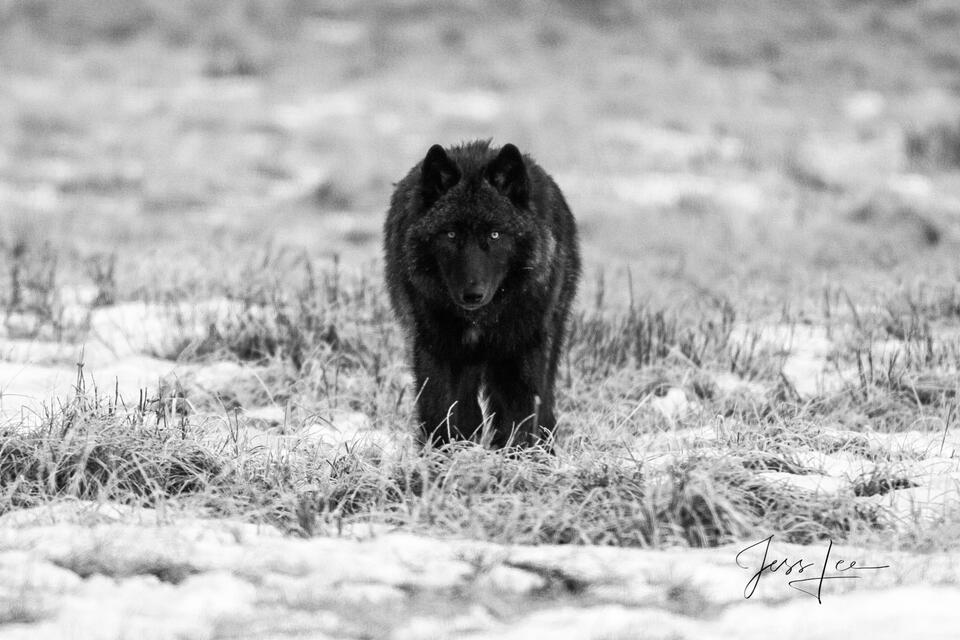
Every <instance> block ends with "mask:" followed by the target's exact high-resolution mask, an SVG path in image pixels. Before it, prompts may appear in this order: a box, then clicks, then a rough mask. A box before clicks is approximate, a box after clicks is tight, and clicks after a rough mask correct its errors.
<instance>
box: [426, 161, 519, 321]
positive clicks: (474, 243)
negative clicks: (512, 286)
mask: <svg viewBox="0 0 960 640" xmlns="http://www.w3.org/2000/svg"><path fill="white" fill-rule="evenodd" d="M451 153H452V154H453V157H451V156H450V155H448V154H447V152H446V151H445V150H444V149H443V147H441V146H440V145H434V146H432V147H431V148H430V150H429V151H428V152H427V156H426V158H424V160H423V163H422V165H421V172H420V191H421V197H422V202H423V208H424V210H425V213H424V225H423V226H422V227H421V228H420V229H419V236H420V240H421V243H422V244H421V250H422V251H423V253H425V254H426V255H427V256H429V258H430V260H432V261H433V262H434V264H435V268H436V270H438V271H439V275H440V278H441V280H442V281H443V284H444V285H445V287H446V290H447V293H448V294H449V296H450V298H451V300H452V301H453V302H454V303H455V304H457V305H459V306H460V307H461V308H463V309H465V310H468V311H473V310H476V309H479V308H480V307H483V306H485V305H487V304H489V303H490V302H491V301H492V300H493V299H494V298H495V297H496V295H497V292H498V291H499V290H500V288H501V285H502V283H503V281H504V279H505V278H506V277H507V275H508V274H509V272H510V270H511V268H513V267H514V266H515V265H516V263H517V255H518V248H519V246H520V244H521V243H522V240H523V236H524V226H525V224H528V221H527V220H526V218H527V216H526V215H524V214H525V213H526V212H527V208H528V207H529V177H528V173H527V167H526V165H525V164H524V159H523V156H522V155H521V154H520V151H519V150H518V149H517V148H516V147H515V146H514V145H512V144H506V145H504V146H503V148H501V149H500V151H499V153H497V154H496V155H493V154H492V152H490V151H489V150H488V149H487V148H486V145H480V146H473V147H461V148H458V149H456V150H455V151H452V152H451ZM458 161H459V162H458Z"/></svg>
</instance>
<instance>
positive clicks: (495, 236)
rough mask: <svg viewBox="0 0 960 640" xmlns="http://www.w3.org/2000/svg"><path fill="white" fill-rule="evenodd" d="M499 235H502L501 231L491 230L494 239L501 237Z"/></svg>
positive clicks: (491, 236)
mask: <svg viewBox="0 0 960 640" xmlns="http://www.w3.org/2000/svg"><path fill="white" fill-rule="evenodd" d="M499 237H500V232H499V231H491V232H490V238H491V239H492V240H496V239H497V238H499Z"/></svg>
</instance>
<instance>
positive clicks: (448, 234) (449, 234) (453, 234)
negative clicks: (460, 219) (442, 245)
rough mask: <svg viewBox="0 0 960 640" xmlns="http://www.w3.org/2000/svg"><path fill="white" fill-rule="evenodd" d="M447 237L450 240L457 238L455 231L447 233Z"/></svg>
mask: <svg viewBox="0 0 960 640" xmlns="http://www.w3.org/2000/svg"><path fill="white" fill-rule="evenodd" d="M447 237H448V238H450V239H451V240H453V239H454V238H456V237H457V232H456V231H447Z"/></svg>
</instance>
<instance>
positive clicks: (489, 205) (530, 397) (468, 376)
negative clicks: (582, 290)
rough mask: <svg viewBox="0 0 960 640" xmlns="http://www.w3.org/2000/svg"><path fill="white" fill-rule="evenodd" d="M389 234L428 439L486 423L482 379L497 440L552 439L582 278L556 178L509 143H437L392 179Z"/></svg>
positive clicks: (389, 255) (390, 278) (397, 300)
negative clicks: (558, 383)
mask: <svg viewBox="0 0 960 640" xmlns="http://www.w3.org/2000/svg"><path fill="white" fill-rule="evenodd" d="M451 231H452V232H453V233H454V234H455V237H454V238H450V237H448V234H449V232H451ZM494 231H496V232H497V233H498V234H499V238H496V239H494V238H493V237H492V236H491V233H492V232H494ZM384 234H385V240H384V248H385V253H386V279H387V288H388V290H389V293H390V301H391V303H392V305H393V308H394V310H395V311H396V312H397V314H398V315H399V317H400V320H401V322H402V323H403V325H404V328H405V329H406V331H407V334H408V338H409V340H410V350H411V354H412V357H413V368H414V373H415V377H416V383H417V391H418V392H419V396H418V402H417V408H418V412H419V417H420V421H421V429H422V435H423V440H424V441H427V440H429V441H432V442H433V443H434V444H436V445H441V444H444V443H446V442H449V441H450V440H455V439H466V438H471V437H472V436H474V435H475V434H478V433H480V428H481V426H482V422H483V415H482V412H481V407H480V404H479V403H478V401H477V394H478V391H479V390H480V389H481V388H483V389H484V390H485V392H486V396H487V397H488V399H489V405H488V408H489V413H491V414H492V415H493V421H492V438H491V442H492V444H493V445H494V446H497V447H503V446H506V445H508V444H511V443H512V444H515V445H519V446H527V445H531V444H535V443H537V442H539V441H541V440H543V439H545V438H547V437H548V436H549V435H550V434H551V433H552V432H553V430H554V427H555V425H556V418H555V416H554V413H553V405H554V380H555V378H556V374H557V363H558V359H559V356H560V349H561V346H562V343H563V339H564V333H565V324H566V321H567V317H568V316H569V313H570V305H571V303H572V301H573V297H574V294H575V293H576V288H577V281H578V280H579V277H580V252H579V243H578V239H577V229H576V222H575V221H574V218H573V214H571V213H570V209H569V208H568V207H567V203H566V202H565V201H564V199H563V194H562V193H561V192H560V189H559V188H558V187H557V185H556V184H555V183H554V182H553V180H552V179H551V178H550V176H549V175H547V174H546V172H544V171H543V169H541V168H540V167H539V166H537V164H536V163H535V162H534V161H533V160H531V159H530V158H529V157H526V156H521V155H520V153H519V151H517V149H516V147H514V146H513V145H504V147H503V148H502V149H496V148H491V147H490V145H489V143H488V142H482V141H478V142H471V143H468V144H463V145H460V146H457V147H452V148H450V149H447V150H446V151H444V150H443V149H442V148H441V147H439V146H438V145H435V146H434V147H432V148H431V149H430V151H429V152H428V153H427V156H426V157H425V158H424V160H423V161H422V162H420V163H419V164H418V165H417V166H415V167H414V168H413V169H412V170H411V171H410V173H408V174H407V176H406V177H405V178H403V180H401V181H400V182H399V183H398V184H397V188H396V190H395V191H394V194H393V198H392V199H391V202H390V211H389V213H388V214H387V220H386V224H385V226H384ZM478 305H479V306H478Z"/></svg>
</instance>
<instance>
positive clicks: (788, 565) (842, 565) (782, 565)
mask: <svg viewBox="0 0 960 640" xmlns="http://www.w3.org/2000/svg"><path fill="white" fill-rule="evenodd" d="M772 541H773V536H772V535H771V536H769V537H767V538H764V539H763V540H761V541H760V542H756V543H754V544H752V545H750V546H749V547H746V548H744V549H741V550H740V553H738V554H737V558H736V560H737V566H738V567H740V568H741V569H747V570H753V569H755V567H754V566H749V565H746V564H743V563H741V562H740V556H742V555H744V554H746V553H747V552H748V551H750V550H751V549H756V548H757V547H762V548H763V560H762V561H761V562H760V566H759V568H757V569H756V571H755V573H754V574H753V576H752V577H751V578H750V579H749V580H747V584H746V586H744V588H743V597H744V598H746V599H748V600H749V599H750V596H752V595H753V594H754V593H756V591H757V587H758V586H760V578H761V577H763V575H764V574H765V573H777V572H778V571H781V570H783V569H786V571H784V572H783V575H786V576H790V575H799V574H802V573H804V572H805V571H806V572H808V573H809V574H814V575H813V576H811V577H803V578H794V579H793V580H790V581H789V582H787V584H788V585H789V586H791V587H793V588H794V589H796V590H797V591H800V592H802V593H805V594H807V595H808V596H813V597H814V598H816V599H817V602H819V603H820V604H823V600H821V598H820V595H821V592H822V591H823V583H824V582H826V581H827V580H857V579H859V578H860V577H861V576H858V575H856V574H855V572H857V571H877V570H879V569H886V568H888V567H889V566H890V565H888V564H885V565H880V566H874V567H869V566H865V565H861V564H858V563H857V561H856V560H843V559H840V560H837V561H836V562H833V563H832V564H831V560H830V552H831V551H832V550H833V541H832V540H828V541H827V552H826V554H825V555H824V557H823V561H822V563H821V564H820V566H819V569H818V568H817V563H816V562H807V561H806V560H805V559H804V558H798V559H796V560H791V559H790V558H771V557H769V556H770V543H771V542H772ZM831 567H832V571H833V573H831V574H828V573H827V570H828V568H831Z"/></svg>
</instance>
